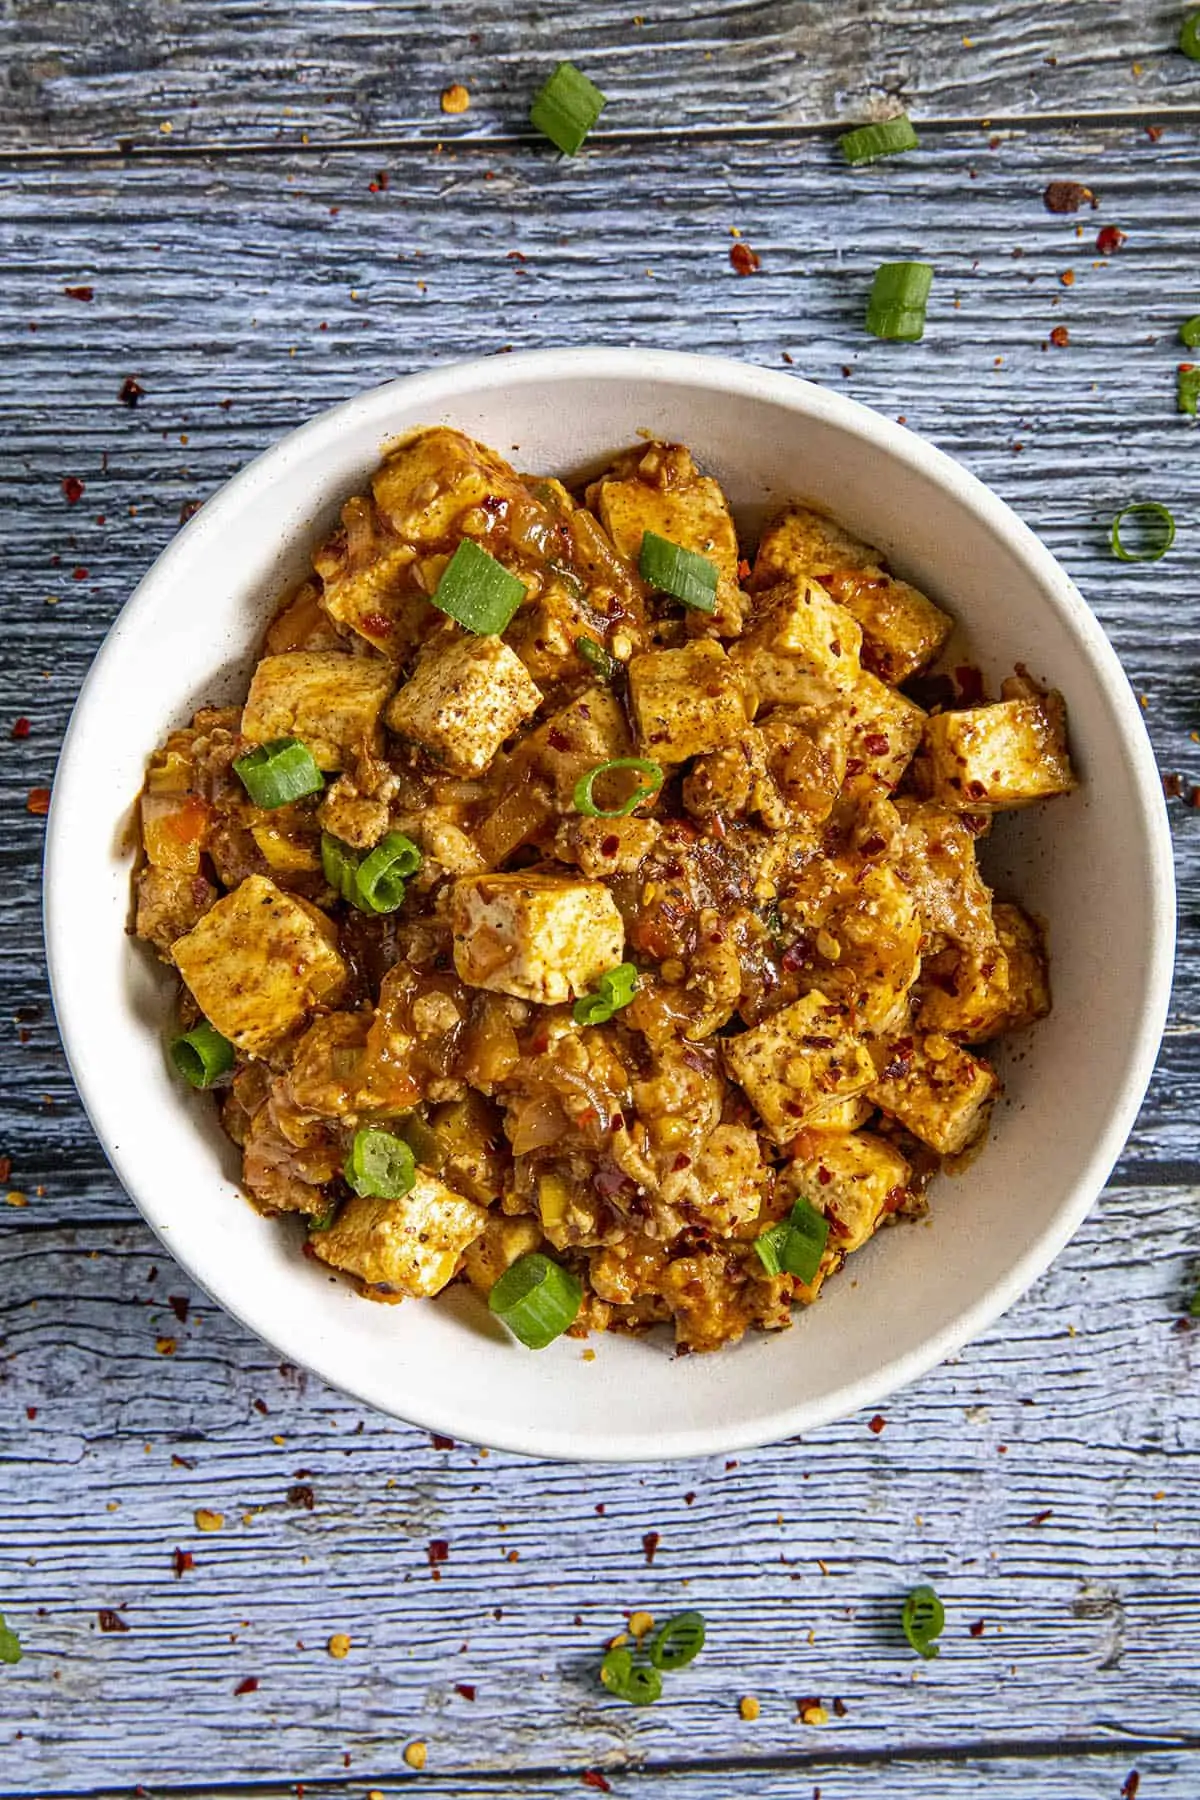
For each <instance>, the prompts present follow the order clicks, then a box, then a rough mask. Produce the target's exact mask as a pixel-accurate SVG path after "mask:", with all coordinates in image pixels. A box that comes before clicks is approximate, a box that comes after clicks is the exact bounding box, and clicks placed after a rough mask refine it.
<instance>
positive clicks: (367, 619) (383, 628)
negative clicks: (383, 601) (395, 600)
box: [359, 612, 392, 637]
mask: <svg viewBox="0 0 1200 1800" xmlns="http://www.w3.org/2000/svg"><path fill="white" fill-rule="evenodd" d="M359 624H360V625H361V626H362V628H363V630H364V631H365V632H366V633H367V635H368V636H369V635H370V634H371V632H374V633H375V635H376V637H386V636H387V634H388V632H389V631H390V630H391V629H392V621H391V620H390V619H389V618H388V616H387V614H386V613H381V612H367V613H364V614H363V615H362V618H361V619H360V620H359Z"/></svg>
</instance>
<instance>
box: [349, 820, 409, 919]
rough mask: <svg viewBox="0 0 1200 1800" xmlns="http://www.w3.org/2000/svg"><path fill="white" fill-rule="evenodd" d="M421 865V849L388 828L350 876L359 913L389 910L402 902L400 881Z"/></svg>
mask: <svg viewBox="0 0 1200 1800" xmlns="http://www.w3.org/2000/svg"><path fill="white" fill-rule="evenodd" d="M420 866H421V852H420V851H419V850H418V849H417V846H416V845H415V844H414V843H413V841H412V839H411V838H406V837H405V835H404V833H403V832H402V831H389V832H388V834H387V836H386V837H385V838H382V839H381V840H380V842H379V843H378V844H376V846H375V848H374V849H373V850H372V851H371V852H370V853H369V854H368V855H367V856H364V857H363V859H362V861H361V862H360V863H359V865H358V868H357V870H356V871H355V875H354V895H355V901H356V903H357V905H358V907H359V909H360V911H362V912H372V913H390V912H395V910H396V908H397V907H398V906H400V905H402V904H403V901H404V882H405V878H406V877H407V876H409V875H415V874H416V872H417V870H418V869H419V868H420Z"/></svg>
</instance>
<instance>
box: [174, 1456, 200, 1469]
mask: <svg viewBox="0 0 1200 1800" xmlns="http://www.w3.org/2000/svg"><path fill="white" fill-rule="evenodd" d="M171 1466H172V1468H175V1469H194V1468H195V1466H196V1459H195V1457H194V1456H176V1455H174V1454H172V1457H171Z"/></svg>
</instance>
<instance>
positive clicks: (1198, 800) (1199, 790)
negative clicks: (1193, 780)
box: [1187, 787, 1200, 807]
mask: <svg viewBox="0 0 1200 1800" xmlns="http://www.w3.org/2000/svg"><path fill="white" fill-rule="evenodd" d="M1187 803H1188V805H1189V806H1194V807H1200V787H1194V788H1191V789H1189V791H1188V798H1187Z"/></svg>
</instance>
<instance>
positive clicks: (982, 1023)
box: [917, 901, 1050, 1044]
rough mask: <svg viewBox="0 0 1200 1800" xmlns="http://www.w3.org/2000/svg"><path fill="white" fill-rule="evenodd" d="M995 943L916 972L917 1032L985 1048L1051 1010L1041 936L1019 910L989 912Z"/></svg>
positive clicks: (945, 955)
mask: <svg viewBox="0 0 1200 1800" xmlns="http://www.w3.org/2000/svg"><path fill="white" fill-rule="evenodd" d="M993 919H994V922H995V929H996V934H997V942H996V944H995V945H993V946H992V948H991V949H990V950H983V951H970V950H957V949H954V948H950V949H947V950H943V951H941V952H940V953H939V954H938V955H937V956H934V957H930V958H927V959H926V962H925V964H924V965H923V967H922V970H921V990H922V999H921V1008H920V1012H919V1013H918V1015H917V1017H918V1022H919V1024H920V1025H921V1027H922V1029H924V1030H928V1031H940V1032H944V1033H945V1034H946V1036H947V1037H956V1038H960V1039H961V1040H962V1041H963V1042H964V1043H967V1044H986V1043H987V1042H989V1041H990V1039H992V1038H996V1037H1001V1036H1003V1034H1004V1033H1005V1032H1008V1031H1019V1030H1021V1029H1022V1027H1024V1026H1026V1025H1033V1024H1036V1022H1037V1020H1038V1019H1044V1018H1045V1017H1046V1014H1047V1013H1048V1012H1049V1011H1050V976H1049V968H1048V964H1047V959H1046V947H1045V943H1044V941H1043V937H1042V933H1041V931H1040V930H1039V928H1038V926H1037V925H1036V924H1035V923H1034V921H1033V920H1032V919H1031V918H1030V917H1029V915H1028V914H1027V913H1023V912H1022V911H1021V909H1020V907H1019V906H1009V905H1006V904H1005V903H1003V902H999V901H998V902H997V903H996V905H995V907H994V908H993Z"/></svg>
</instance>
